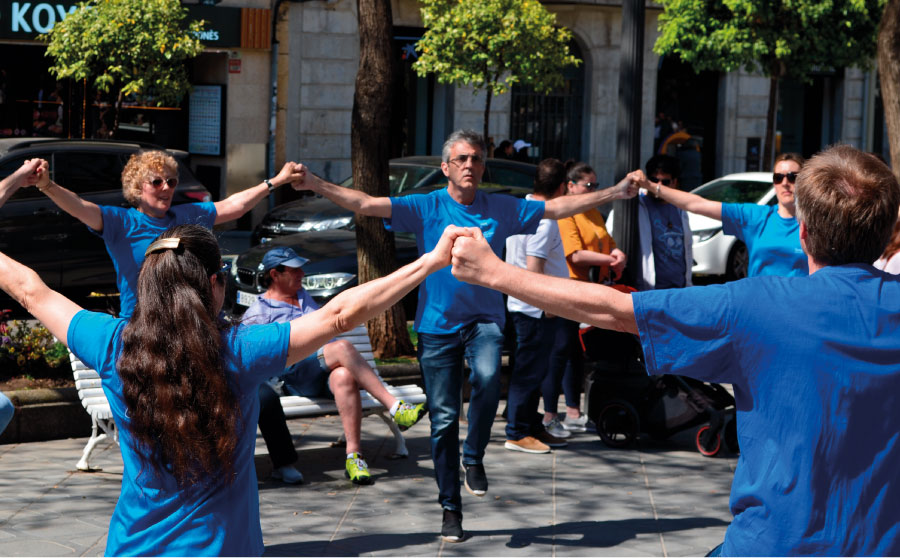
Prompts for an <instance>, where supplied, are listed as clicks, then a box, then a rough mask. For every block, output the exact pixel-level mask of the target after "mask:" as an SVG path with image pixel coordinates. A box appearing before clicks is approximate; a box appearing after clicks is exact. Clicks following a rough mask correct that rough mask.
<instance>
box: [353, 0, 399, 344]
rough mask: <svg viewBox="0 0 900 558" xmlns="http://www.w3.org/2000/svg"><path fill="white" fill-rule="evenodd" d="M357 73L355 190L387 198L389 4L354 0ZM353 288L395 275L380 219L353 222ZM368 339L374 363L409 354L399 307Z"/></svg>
mask: <svg viewBox="0 0 900 558" xmlns="http://www.w3.org/2000/svg"><path fill="white" fill-rule="evenodd" d="M358 9H359V54H360V57H359V69H358V70H357V73H356V92H355V93H354V95H353V114H352V120H351V130H350V144H351V147H352V154H351V158H352V159H351V164H352V167H353V184H354V187H355V188H358V189H359V190H361V191H363V192H365V193H367V194H370V195H373V196H387V195H389V194H390V190H389V182H388V168H389V167H388V160H389V158H390V129H391V86H392V83H393V79H392V77H393V73H392V71H393V66H392V60H391V26H392V19H391V4H390V0H358ZM356 255H357V258H358V260H359V282H360V283H364V282H366V281H369V280H372V279H376V278H378V277H383V276H385V275H387V274H389V273H391V272H392V271H394V270H395V269H397V258H396V250H395V248H394V234H393V233H391V232H389V231H388V230H386V229H385V228H384V225H383V224H382V221H381V219H376V218H373V217H363V216H361V215H357V216H356ZM368 327H369V337H370V338H371V340H372V348H373V350H374V352H375V356H376V357H379V358H385V357H393V356H399V355H411V354H413V346H412V342H411V341H410V340H409V334H408V333H407V330H406V313H405V312H404V310H403V306H402V305H400V304H397V305H394V306H393V307H392V308H391V309H390V310H388V311H387V312H385V313H384V314H382V315H380V316H377V317H375V318H373V319H372V320H370V321H369V323H368Z"/></svg>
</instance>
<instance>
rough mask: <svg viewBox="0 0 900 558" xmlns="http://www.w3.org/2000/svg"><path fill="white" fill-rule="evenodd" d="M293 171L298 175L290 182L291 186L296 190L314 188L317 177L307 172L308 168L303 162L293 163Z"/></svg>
mask: <svg viewBox="0 0 900 558" xmlns="http://www.w3.org/2000/svg"><path fill="white" fill-rule="evenodd" d="M294 172H295V173H296V174H298V175H299V178H298V179H297V180H295V181H293V182H291V188H293V189H294V190H297V191H298V192H300V191H304V190H310V191H312V190H315V186H316V184H317V183H318V180H319V177H318V176H316V175H314V174H313V173H311V172H309V168H308V167H307V166H306V165H304V164H303V163H294Z"/></svg>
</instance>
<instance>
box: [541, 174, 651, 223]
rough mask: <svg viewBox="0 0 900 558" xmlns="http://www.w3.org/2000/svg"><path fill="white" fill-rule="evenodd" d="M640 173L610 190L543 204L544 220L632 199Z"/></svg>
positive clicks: (627, 177)
mask: <svg viewBox="0 0 900 558" xmlns="http://www.w3.org/2000/svg"><path fill="white" fill-rule="evenodd" d="M643 177H644V173H643V172H642V171H639V170H637V171H634V172H631V173H629V174H628V176H626V177H625V178H623V179H622V180H621V181H619V183H618V184H616V185H615V186H613V187H611V188H604V189H603V190H598V191H596V192H589V193H587V194H578V195H575V196H559V197H557V198H553V199H552V200H550V201H548V202H546V203H545V204H544V219H564V218H566V217H571V216H572V215H578V214H579V213H584V212H585V211H587V210H588V209H591V208H593V207H597V206H600V205H604V204H607V203H610V202H612V201H615V200H627V199H628V198H633V197H634V196H636V195H637V192H638V186H637V185H638V183H639V182H640V180H641V179H643Z"/></svg>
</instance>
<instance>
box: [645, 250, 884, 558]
mask: <svg viewBox="0 0 900 558" xmlns="http://www.w3.org/2000/svg"><path fill="white" fill-rule="evenodd" d="M632 301H633V303H634V314H635V319H636V321H637V326H638V330H639V331H640V338H641V344H642V345H643V349H644V356H645V359H646V365H647V372H648V373H649V374H680V375H685V376H691V377H694V378H698V379H701V380H706V381H710V382H726V383H731V384H733V385H734V395H735V399H736V402H737V403H736V404H737V429H738V440H739V442H740V447H741V455H740V458H739V459H738V464H737V469H736V470H735V473H734V481H733V483H732V487H731V502H730V506H731V512H732V514H734V521H733V522H732V523H731V525H730V526H729V527H728V531H727V532H726V534H725V542H724V546H723V555H726V556H747V555H765V556H799V555H825V556H866V555H876V556H898V555H900V482H898V481H897V464H898V463H900V428H898V426H897V425H898V424H900V277H898V276H896V275H891V274H888V273H884V272H882V271H879V270H876V269H875V268H873V267H872V266H870V265H862V264H857V265H846V266H838V267H826V268H824V269H821V270H819V271H817V272H815V273H814V274H812V275H811V276H807V277H755V278H749V279H745V280H743V281H736V282H732V283H728V284H725V285H712V286H707V287H692V288H687V289H677V290H663V291H646V292H640V293H634V294H632Z"/></svg>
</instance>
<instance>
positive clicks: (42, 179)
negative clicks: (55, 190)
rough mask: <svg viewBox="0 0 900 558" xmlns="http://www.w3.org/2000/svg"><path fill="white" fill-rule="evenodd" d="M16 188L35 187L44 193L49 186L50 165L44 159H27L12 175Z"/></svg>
mask: <svg viewBox="0 0 900 558" xmlns="http://www.w3.org/2000/svg"><path fill="white" fill-rule="evenodd" d="M13 177H15V180H17V181H18V184H17V187H21V186H37V188H38V190H41V191H44V190H45V189H46V188H47V186H49V185H50V163H48V162H47V161H45V160H44V159H28V160H27V161H25V162H24V163H23V164H22V166H21V167H19V169H18V170H17V171H16V172H14V173H13Z"/></svg>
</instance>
